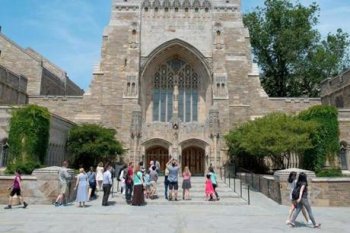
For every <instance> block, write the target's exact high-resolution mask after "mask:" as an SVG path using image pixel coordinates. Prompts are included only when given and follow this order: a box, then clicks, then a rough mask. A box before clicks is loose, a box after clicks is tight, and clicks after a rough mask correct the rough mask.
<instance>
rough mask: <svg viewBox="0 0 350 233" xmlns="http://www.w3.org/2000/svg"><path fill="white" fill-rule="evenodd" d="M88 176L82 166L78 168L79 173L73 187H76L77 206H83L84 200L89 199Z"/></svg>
mask: <svg viewBox="0 0 350 233" xmlns="http://www.w3.org/2000/svg"><path fill="white" fill-rule="evenodd" d="M88 188H89V184H88V176H87V174H86V173H85V171H84V168H80V169H79V175H78V176H77V183H76V185H75V189H77V199H76V202H79V207H85V202H87V201H88V200H89V196H88Z"/></svg>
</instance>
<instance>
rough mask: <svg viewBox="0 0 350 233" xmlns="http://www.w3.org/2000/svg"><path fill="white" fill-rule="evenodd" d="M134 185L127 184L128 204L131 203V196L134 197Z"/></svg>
mask: <svg viewBox="0 0 350 233" xmlns="http://www.w3.org/2000/svg"><path fill="white" fill-rule="evenodd" d="M132 186H133V185H132V183H125V199H126V201H127V202H130V201H131V196H132V189H133V187H132Z"/></svg>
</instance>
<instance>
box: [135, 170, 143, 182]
mask: <svg viewBox="0 0 350 233" xmlns="http://www.w3.org/2000/svg"><path fill="white" fill-rule="evenodd" d="M140 184H142V172H141V171H138V172H137V173H136V174H135V175H134V185H140Z"/></svg>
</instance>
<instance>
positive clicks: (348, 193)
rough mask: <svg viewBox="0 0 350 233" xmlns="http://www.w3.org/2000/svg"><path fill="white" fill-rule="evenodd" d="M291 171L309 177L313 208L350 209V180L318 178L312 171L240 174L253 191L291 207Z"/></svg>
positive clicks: (295, 169)
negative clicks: (272, 174)
mask: <svg viewBox="0 0 350 233" xmlns="http://www.w3.org/2000/svg"><path fill="white" fill-rule="evenodd" d="M291 171H296V172H297V173H300V172H304V173H306V174H307V176H308V194H309V196H308V198H309V201H310V202H311V205H312V206H326V207H328V206H339V207H341V206H342V207H345V206H346V207H350V199H349V197H350V178H316V177H315V173H314V172H311V171H306V170H301V169H297V168H291V169H286V170H280V171H277V172H275V174H274V176H266V175H257V174H253V173H238V176H239V177H240V178H241V180H242V181H243V182H244V183H246V184H249V185H250V186H251V187H252V188H253V189H255V190H257V191H259V192H261V193H263V194H265V195H266V196H267V197H269V198H271V199H272V200H274V201H276V202H277V203H279V204H282V205H290V199H289V194H290V190H289V185H288V182H287V179H288V175H289V173H290V172H291Z"/></svg>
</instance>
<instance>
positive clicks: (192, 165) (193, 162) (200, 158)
mask: <svg viewBox="0 0 350 233" xmlns="http://www.w3.org/2000/svg"><path fill="white" fill-rule="evenodd" d="M204 159H205V150H204V149H202V148H200V147H197V146H190V147H187V148H185V149H183V150H182V159H181V160H182V161H181V164H182V170H183V169H184V167H185V166H188V167H189V169H190V171H191V173H192V175H194V176H202V175H204V172H205V160H204Z"/></svg>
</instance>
